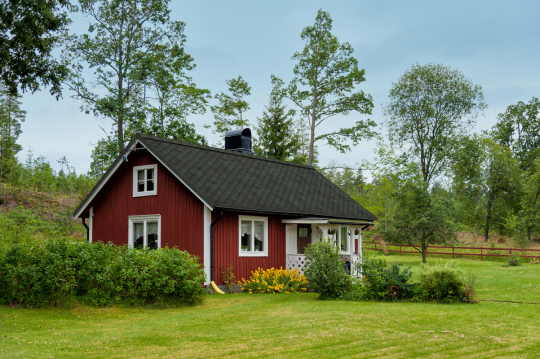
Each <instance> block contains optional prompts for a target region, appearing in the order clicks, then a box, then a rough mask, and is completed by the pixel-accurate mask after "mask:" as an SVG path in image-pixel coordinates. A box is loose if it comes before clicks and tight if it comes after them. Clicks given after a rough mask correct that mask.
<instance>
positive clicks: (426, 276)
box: [420, 261, 476, 303]
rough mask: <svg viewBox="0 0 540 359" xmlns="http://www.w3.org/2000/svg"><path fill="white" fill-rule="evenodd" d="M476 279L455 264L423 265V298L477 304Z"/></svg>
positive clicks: (421, 279)
mask: <svg viewBox="0 0 540 359" xmlns="http://www.w3.org/2000/svg"><path fill="white" fill-rule="evenodd" d="M474 281H475V277H474V276H473V275H471V274H470V273H466V272H464V271H462V270H461V269H459V268H458V267H457V265H456V263H455V262H452V261H450V262H446V263H445V264H440V263H437V264H435V265H434V266H430V265H423V266H422V273H421V274H420V289H421V290H422V296H423V297H424V298H425V299H426V300H428V301H436V302H459V301H464V302H473V303H474V302H475V298H476V293H475V292H474Z"/></svg>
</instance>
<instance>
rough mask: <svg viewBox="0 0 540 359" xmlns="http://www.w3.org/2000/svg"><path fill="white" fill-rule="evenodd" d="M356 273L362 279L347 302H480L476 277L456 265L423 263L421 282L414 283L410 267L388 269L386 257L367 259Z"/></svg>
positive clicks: (395, 266)
mask: <svg viewBox="0 0 540 359" xmlns="http://www.w3.org/2000/svg"><path fill="white" fill-rule="evenodd" d="M356 270H357V271H358V272H361V273H362V278H361V279H358V280H353V281H352V284H351V285H350V286H349V288H348V291H347V292H346V293H345V294H344V296H343V298H344V299H346V300H355V301H361V300H380V301H398V300H408V301H416V302H443V303H448V302H459V301H463V302H466V303H478V297H477V295H476V292H475V289H474V284H475V280H476V277H475V276H474V275H472V274H470V273H468V272H464V271H462V270H460V269H459V268H458V267H457V265H456V264H455V262H447V263H446V264H444V265H441V264H436V265H434V266H430V265H427V264H423V265H422V273H421V275H420V282H419V283H410V278H411V277H412V274H413V273H412V271H411V270H410V268H401V264H393V265H390V266H388V265H387V263H386V260H385V259H384V258H381V259H376V258H375V259H374V258H369V257H367V258H366V257H365V258H364V262H363V263H357V264H356Z"/></svg>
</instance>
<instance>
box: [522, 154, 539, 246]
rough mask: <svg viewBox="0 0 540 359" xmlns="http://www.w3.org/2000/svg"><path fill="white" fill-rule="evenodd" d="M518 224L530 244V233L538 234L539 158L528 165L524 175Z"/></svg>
mask: <svg viewBox="0 0 540 359" xmlns="http://www.w3.org/2000/svg"><path fill="white" fill-rule="evenodd" d="M519 222H521V223H522V224H523V227H524V228H525V230H526V237H527V240H528V241H529V243H530V241H531V235H532V233H533V232H534V233H540V158H536V159H535V160H534V161H533V162H532V163H531V164H530V166H529V169H528V170H527V172H526V174H525V180H524V186H523V197H522V199H521V210H520V211H519Z"/></svg>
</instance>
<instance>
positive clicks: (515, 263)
mask: <svg viewBox="0 0 540 359" xmlns="http://www.w3.org/2000/svg"><path fill="white" fill-rule="evenodd" d="M506 266H509V267H519V266H521V257H520V256H519V254H518V253H516V252H514V253H513V254H512V255H511V256H510V257H508V258H506Z"/></svg>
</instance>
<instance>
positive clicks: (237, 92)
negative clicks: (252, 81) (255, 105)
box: [205, 76, 251, 135]
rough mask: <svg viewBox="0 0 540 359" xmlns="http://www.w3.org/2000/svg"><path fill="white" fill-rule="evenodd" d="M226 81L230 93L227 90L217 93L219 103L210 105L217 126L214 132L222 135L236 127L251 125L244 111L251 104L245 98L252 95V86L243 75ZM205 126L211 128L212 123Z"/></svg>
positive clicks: (216, 97)
mask: <svg viewBox="0 0 540 359" xmlns="http://www.w3.org/2000/svg"><path fill="white" fill-rule="evenodd" d="M225 83H226V84H227V85H228V86H229V92H230V95H229V94H226V93H225V92H222V93H220V94H217V95H216V96H215V99H216V100H218V105H215V106H211V107H210V109H211V110H212V112H213V113H214V127H215V128H214V130H213V131H212V132H213V133H219V134H222V135H224V134H225V133H226V132H227V131H231V130H233V129H235V128H236V129H242V128H244V127H247V126H249V121H248V120H247V119H245V118H244V113H245V112H246V111H247V110H249V104H248V103H247V102H246V100H245V99H244V98H245V97H246V96H249V95H251V87H249V85H248V83H247V82H246V81H245V80H244V79H243V78H242V76H238V78H235V79H231V80H226V81H225ZM205 127H206V128H210V125H206V126H205Z"/></svg>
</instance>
